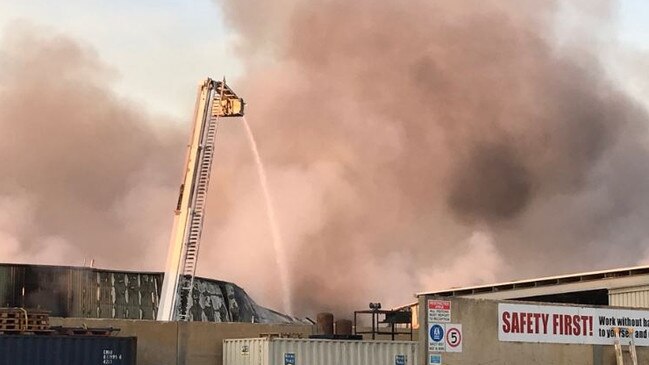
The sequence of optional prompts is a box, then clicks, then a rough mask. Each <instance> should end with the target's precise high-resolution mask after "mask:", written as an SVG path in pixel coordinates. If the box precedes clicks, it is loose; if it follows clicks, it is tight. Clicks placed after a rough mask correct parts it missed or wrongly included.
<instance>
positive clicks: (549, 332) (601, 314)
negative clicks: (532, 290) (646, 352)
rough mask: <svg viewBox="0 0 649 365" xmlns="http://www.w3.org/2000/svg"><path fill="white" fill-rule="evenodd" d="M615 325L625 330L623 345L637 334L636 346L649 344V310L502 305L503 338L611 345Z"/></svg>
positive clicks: (500, 310)
mask: <svg viewBox="0 0 649 365" xmlns="http://www.w3.org/2000/svg"><path fill="white" fill-rule="evenodd" d="M614 327H619V328H621V329H623V330H621V337H622V338H623V344H625V343H626V342H624V338H628V337H629V336H633V337H634V341H635V344H636V346H649V339H648V338H647V337H648V332H647V331H648V330H649V311H646V310H645V311H643V310H631V309H612V308H588V307H573V306H545V305H528V304H510V303H500V304H498V339H499V340H500V341H507V342H543V343H575V344H589V345H611V344H613V343H614V340H615V333H614V332H613V328H614ZM627 328H628V329H631V331H627V330H626V329H627Z"/></svg>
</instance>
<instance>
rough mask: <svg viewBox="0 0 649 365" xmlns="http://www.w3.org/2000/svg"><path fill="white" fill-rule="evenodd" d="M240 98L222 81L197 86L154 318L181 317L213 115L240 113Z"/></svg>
mask: <svg viewBox="0 0 649 365" xmlns="http://www.w3.org/2000/svg"><path fill="white" fill-rule="evenodd" d="M244 105H245V104H244V102H243V99H241V98H239V97H238V96H237V95H236V94H235V93H234V92H233V91H232V89H230V88H229V87H228V86H227V85H226V83H225V79H223V81H215V80H212V79H209V78H208V79H207V80H205V82H203V83H202V84H200V85H199V87H198V95H197V97H196V106H195V109H194V126H193V130H192V134H191V137H190V141H189V145H188V149H187V156H186V159H185V169H184V177H183V182H182V185H181V186H180V194H179V196H178V202H177V205H176V209H175V211H174V222H173V228H172V231H171V239H170V242H169V251H168V252H167V265H166V269H165V275H164V280H163V282H162V291H161V294H160V301H159V303H158V312H157V315H156V318H157V319H158V320H159V321H174V320H182V321H186V320H189V319H190V317H191V316H190V313H189V308H190V307H191V301H192V289H193V285H194V276H195V274H196V264H197V262H198V249H199V246H200V238H201V233H202V230H203V220H204V217H205V205H206V200H207V192H208V187H209V181H210V173H211V168H212V160H213V158H214V140H215V137H216V128H217V126H218V121H219V118H223V117H242V116H243V109H244Z"/></svg>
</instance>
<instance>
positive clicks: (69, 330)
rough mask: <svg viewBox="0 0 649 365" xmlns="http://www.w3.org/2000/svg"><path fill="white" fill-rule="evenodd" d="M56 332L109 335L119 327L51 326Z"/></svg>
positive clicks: (78, 334)
mask: <svg viewBox="0 0 649 365" xmlns="http://www.w3.org/2000/svg"><path fill="white" fill-rule="evenodd" d="M51 329H52V330H53V331H55V332H56V333H57V334H61V335H68V336H111V335H113V334H115V333H117V332H119V331H120V330H119V328H113V327H106V328H88V327H62V326H56V327H51Z"/></svg>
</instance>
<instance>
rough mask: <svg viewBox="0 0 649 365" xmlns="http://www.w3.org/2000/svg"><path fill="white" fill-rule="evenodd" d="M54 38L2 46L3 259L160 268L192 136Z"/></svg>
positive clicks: (10, 37) (27, 37)
mask: <svg viewBox="0 0 649 365" xmlns="http://www.w3.org/2000/svg"><path fill="white" fill-rule="evenodd" d="M48 33H50V30H49V29H40V28H37V27H29V26H26V25H23V26H21V25H18V24H14V26H13V27H12V31H11V32H7V33H6V37H5V38H4V39H2V43H1V44H0V168H1V171H2V174H1V175H0V261H3V262H6V261H14V262H26V263H47V264H74V265H81V264H82V263H83V262H84V260H85V261H86V263H89V262H90V260H91V259H95V260H96V262H97V264H98V265H100V266H103V267H109V268H111V267H114V268H142V269H149V270H150V269H153V268H155V269H160V267H161V266H162V265H164V264H162V265H161V264H160V262H164V255H165V252H166V251H165V250H164V246H165V245H166V242H167V240H168V230H169V229H170V228H164V229H161V227H170V226H171V222H172V215H171V211H172V209H173V200H174V195H175V193H176V190H177V188H176V186H177V185H178V178H179V176H180V172H181V171H180V169H181V163H182V157H183V156H182V150H183V146H182V143H183V142H184V138H185V135H186V134H187V132H186V131H183V132H181V133H178V132H177V131H175V130H173V129H171V128H170V127H168V126H170V125H173V124H172V123H169V121H167V120H165V118H159V117H158V118H154V117H153V116H152V115H148V114H147V113H145V112H144V111H142V110H140V108H138V107H137V106H135V105H132V104H130V103H129V102H128V101H126V100H123V99H121V98H120V97H118V96H117V95H116V94H115V93H114V92H112V91H111V89H110V84H111V81H112V78H113V76H114V71H112V70H110V69H109V68H107V67H106V66H105V65H104V64H103V63H102V62H101V61H100V60H99V57H98V55H97V54H95V53H94V52H93V51H92V50H91V49H88V48H87V47H85V46H83V45H80V44H78V43H77V42H75V41H73V40H70V39H68V38H65V37H63V36H59V35H51V34H48ZM165 125H166V126H167V127H166V128H165V127H164V126H165ZM174 170H175V173H170V171H174Z"/></svg>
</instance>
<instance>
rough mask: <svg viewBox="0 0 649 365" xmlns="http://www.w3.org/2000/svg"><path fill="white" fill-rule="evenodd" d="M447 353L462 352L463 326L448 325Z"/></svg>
mask: <svg viewBox="0 0 649 365" xmlns="http://www.w3.org/2000/svg"><path fill="white" fill-rule="evenodd" d="M445 337H446V338H445V340H446V352H462V325H461V324H446V336H445Z"/></svg>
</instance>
